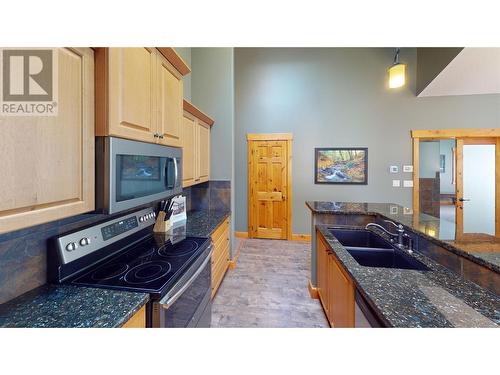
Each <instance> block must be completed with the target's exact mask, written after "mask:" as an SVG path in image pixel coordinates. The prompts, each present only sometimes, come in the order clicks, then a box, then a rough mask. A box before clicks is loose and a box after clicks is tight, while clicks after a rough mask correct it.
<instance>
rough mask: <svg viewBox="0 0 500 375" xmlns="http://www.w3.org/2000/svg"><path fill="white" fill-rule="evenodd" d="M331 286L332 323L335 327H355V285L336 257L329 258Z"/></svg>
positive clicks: (329, 280)
mask: <svg viewBox="0 0 500 375" xmlns="http://www.w3.org/2000/svg"><path fill="white" fill-rule="evenodd" d="M328 258H329V260H328V268H329V271H328V272H329V279H328V284H329V285H330V290H329V300H330V322H331V323H332V325H333V327H337V328H339V327H340V328H353V327H354V285H353V283H352V280H351V279H350V277H348V276H347V275H346V274H345V273H344V272H343V271H342V269H341V266H340V265H339V264H338V261H337V259H336V258H335V255H333V254H330V255H329V256H328Z"/></svg>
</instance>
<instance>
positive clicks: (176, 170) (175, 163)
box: [174, 158, 179, 189]
mask: <svg viewBox="0 0 500 375" xmlns="http://www.w3.org/2000/svg"><path fill="white" fill-rule="evenodd" d="M174 171H175V178H174V189H175V187H176V186H177V179H178V178H179V170H178V168H177V158H174Z"/></svg>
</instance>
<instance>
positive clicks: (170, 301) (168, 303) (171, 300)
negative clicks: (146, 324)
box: [160, 249, 213, 309]
mask: <svg viewBox="0 0 500 375" xmlns="http://www.w3.org/2000/svg"><path fill="white" fill-rule="evenodd" d="M212 252H213V250H212V249H210V253H208V255H207V258H206V259H205V260H204V261H203V263H202V264H201V266H200V267H198V269H197V270H196V272H195V273H194V275H193V276H191V277H190V278H189V280H188V281H187V282H186V283H185V284H184V285H183V286H182V287H181V289H179V291H177V293H175V294H174V295H173V296H172V297H170V298H168V300H167V301H166V302H165V298H167V297H165V298H164V299H162V300H161V301H160V305H161V307H163V308H164V309H168V308H170V307H171V306H172V305H173V304H174V303H175V301H177V300H178V299H179V297H180V296H181V295H182V293H184V292H185V291H186V289H187V288H189V287H190V286H191V284H192V283H193V282H194V280H195V279H196V278H197V277H198V276H199V275H200V273H201V271H203V269H204V268H205V266H206V265H207V264H208V262H210V259H211V256H212Z"/></svg>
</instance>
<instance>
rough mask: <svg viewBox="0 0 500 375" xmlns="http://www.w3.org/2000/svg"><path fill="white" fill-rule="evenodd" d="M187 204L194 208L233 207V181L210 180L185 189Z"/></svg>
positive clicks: (225, 209) (188, 206)
mask: <svg viewBox="0 0 500 375" xmlns="http://www.w3.org/2000/svg"><path fill="white" fill-rule="evenodd" d="M183 195H185V196H186V206H187V210H188V211H192V210H222V211H229V210H230V209H231V181H208V182H205V183H203V184H199V185H194V186H191V187H188V188H186V189H184V192H183Z"/></svg>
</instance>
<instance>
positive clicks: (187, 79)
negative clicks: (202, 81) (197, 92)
mask: <svg viewBox="0 0 500 375" xmlns="http://www.w3.org/2000/svg"><path fill="white" fill-rule="evenodd" d="M174 49H175V51H176V52H177V53H178V54H179V56H180V57H182V59H183V60H184V61H185V62H186V64H188V65H189V67H191V47H176V48H174ZM191 69H192V67H191ZM191 75H192V74H191V73H189V74H187V75H185V76H184V77H183V78H182V80H183V81H184V99H186V100H187V101H191Z"/></svg>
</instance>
